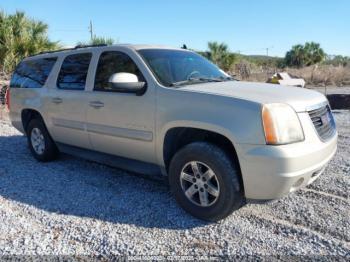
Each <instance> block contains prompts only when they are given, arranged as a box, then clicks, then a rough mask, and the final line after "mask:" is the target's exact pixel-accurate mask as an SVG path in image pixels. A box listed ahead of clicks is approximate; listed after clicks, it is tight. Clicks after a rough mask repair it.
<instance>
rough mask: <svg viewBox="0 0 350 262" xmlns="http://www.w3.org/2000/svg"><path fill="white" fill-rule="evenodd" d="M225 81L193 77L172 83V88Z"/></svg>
mask: <svg viewBox="0 0 350 262" xmlns="http://www.w3.org/2000/svg"><path fill="white" fill-rule="evenodd" d="M223 81H224V79H221V78H210V77H198V78H197V77H191V78H189V79H187V80H183V81H178V82H174V83H171V84H170V86H173V87H177V86H182V85H191V84H198V83H205V82H223Z"/></svg>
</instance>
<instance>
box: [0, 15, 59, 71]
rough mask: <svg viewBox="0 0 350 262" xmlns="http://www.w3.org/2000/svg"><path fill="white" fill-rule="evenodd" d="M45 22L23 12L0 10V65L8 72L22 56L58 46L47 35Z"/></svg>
mask: <svg viewBox="0 0 350 262" xmlns="http://www.w3.org/2000/svg"><path fill="white" fill-rule="evenodd" d="M47 30H48V26H47V24H45V23H43V22H41V21H36V20H33V19H30V18H28V17H26V16H25V13H23V12H18V11H17V12H16V13H15V14H13V15H7V14H5V13H4V12H0V66H2V70H4V71H7V72H10V71H12V70H13V68H14V67H15V65H16V64H17V63H18V62H19V61H20V60H21V59H22V58H23V57H26V56H29V55H33V54H36V53H39V52H42V51H48V50H53V49H57V48H59V45H58V42H52V41H50V40H49V39H48V36H47Z"/></svg>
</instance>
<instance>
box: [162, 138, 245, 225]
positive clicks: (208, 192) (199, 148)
mask: <svg viewBox="0 0 350 262" xmlns="http://www.w3.org/2000/svg"><path fill="white" fill-rule="evenodd" d="M239 175H240V171H239V167H238V166H237V165H236V164H235V163H234V162H233V161H231V159H230V158H229V156H228V155H227V154H226V153H225V151H224V150H222V149H221V148H219V147H217V146H215V145H213V144H209V143H205V142H195V143H192V144H189V145H187V146H185V147H183V148H182V149H180V150H179V151H178V152H177V153H176V154H175V156H174V157H173V159H172V160H171V163H170V169H169V184H170V187H171V191H172V193H173V195H174V196H175V199H176V201H177V202H178V203H179V205H180V206H181V207H182V208H183V209H184V210H186V211H187V212H188V213H190V214H191V215H193V216H194V217H197V218H200V219H203V220H208V221H218V220H220V219H223V218H225V217H227V216H228V215H230V214H231V213H232V212H233V211H234V210H236V209H238V208H240V207H241V206H242V205H243V203H244V194H243V190H242V186H241V184H240V179H239Z"/></svg>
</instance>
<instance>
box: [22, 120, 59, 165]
mask: <svg viewBox="0 0 350 262" xmlns="http://www.w3.org/2000/svg"><path fill="white" fill-rule="evenodd" d="M26 131H27V139H28V145H29V149H30V151H31V152H32V154H33V156H34V157H35V158H36V159H37V160H38V161H41V162H48V161H52V160H54V159H56V158H57V156H58V149H57V147H56V145H55V142H54V141H53V140H52V138H51V136H50V134H49V132H48V131H47V129H46V126H45V125H44V123H43V122H42V121H41V120H40V119H36V118H35V119H33V120H31V121H30V122H29V124H28V127H27V130H26Z"/></svg>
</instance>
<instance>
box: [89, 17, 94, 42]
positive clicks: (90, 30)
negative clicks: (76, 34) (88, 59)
mask: <svg viewBox="0 0 350 262" xmlns="http://www.w3.org/2000/svg"><path fill="white" fill-rule="evenodd" d="M89 32H90V40H91V41H92V39H93V38H94V33H93V30H92V21H91V20H90V26H89Z"/></svg>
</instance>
